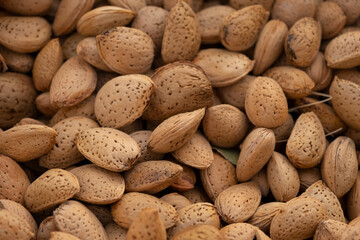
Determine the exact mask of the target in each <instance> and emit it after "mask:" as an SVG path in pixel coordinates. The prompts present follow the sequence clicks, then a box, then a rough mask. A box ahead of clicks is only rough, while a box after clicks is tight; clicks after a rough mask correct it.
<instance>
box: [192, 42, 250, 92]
mask: <svg viewBox="0 0 360 240" xmlns="http://www.w3.org/2000/svg"><path fill="white" fill-rule="evenodd" d="M193 63H194V64H196V65H198V66H200V67H201V68H202V69H203V70H204V72H205V73H206V76H207V77H208V79H209V81H210V83H211V86H213V87H226V86H228V85H231V84H233V83H235V82H237V81H238V80H240V79H241V78H242V77H244V76H245V75H247V74H248V73H249V72H250V71H251V70H252V69H253V67H254V63H255V62H254V61H252V60H250V59H249V58H248V57H247V56H246V55H244V54H242V53H237V52H231V51H228V50H225V49H220V48H208V49H203V50H200V51H199V52H198V54H197V55H196V57H195V58H194V60H193Z"/></svg>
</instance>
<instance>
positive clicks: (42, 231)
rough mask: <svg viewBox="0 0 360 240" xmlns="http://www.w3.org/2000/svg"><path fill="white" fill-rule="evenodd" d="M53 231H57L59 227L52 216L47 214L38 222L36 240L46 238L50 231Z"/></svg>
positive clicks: (45, 239) (48, 236)
mask: <svg viewBox="0 0 360 240" xmlns="http://www.w3.org/2000/svg"><path fill="white" fill-rule="evenodd" d="M54 231H59V229H58V228H57V227H56V224H55V219H54V216H49V217H47V218H45V219H44V220H43V221H42V222H41V223H40V225H39V230H38V232H37V236H36V237H37V240H48V239H49V238H50V234H51V232H54Z"/></svg>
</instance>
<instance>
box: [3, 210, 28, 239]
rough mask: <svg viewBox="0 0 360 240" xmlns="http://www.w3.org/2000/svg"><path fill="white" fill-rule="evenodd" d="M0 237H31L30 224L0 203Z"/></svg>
mask: <svg viewBox="0 0 360 240" xmlns="http://www.w3.org/2000/svg"><path fill="white" fill-rule="evenodd" d="M0 228H1V230H2V231H1V233H0V238H1V239H24V240H30V239H33V237H34V233H33V232H32V231H31V228H30V226H29V225H28V224H27V223H26V222H25V221H24V220H23V219H22V218H21V217H20V216H18V215H16V214H14V213H13V212H11V211H9V210H7V209H5V208H3V206H2V205H0Z"/></svg>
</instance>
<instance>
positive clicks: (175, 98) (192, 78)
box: [143, 62, 214, 121]
mask: <svg viewBox="0 0 360 240" xmlns="http://www.w3.org/2000/svg"><path fill="white" fill-rule="evenodd" d="M151 78H152V80H153V81H154V83H155V86H156V89H155V92H154V94H153V96H152V98H151V101H150V105H149V107H148V109H147V110H146V111H145V112H144V114H143V118H144V119H145V120H151V121H164V120H165V119H167V118H169V117H171V116H173V115H175V114H179V113H183V112H189V111H194V110H196V109H199V108H202V107H209V106H211V105H212V103H213V96H214V95H213V90H212V88H211V84H210V82H209V80H208V78H207V76H206V74H205V72H204V71H203V70H202V69H201V68H200V67H199V66H197V65H195V64H193V63H190V62H176V63H171V64H167V65H165V66H163V67H161V68H159V69H157V70H156V72H155V73H154V74H153V75H152V76H151Z"/></svg>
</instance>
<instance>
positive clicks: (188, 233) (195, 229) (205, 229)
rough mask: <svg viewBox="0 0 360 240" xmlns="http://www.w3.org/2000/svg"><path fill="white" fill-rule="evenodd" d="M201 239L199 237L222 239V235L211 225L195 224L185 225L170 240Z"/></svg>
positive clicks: (214, 239)
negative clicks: (185, 226)
mask: <svg viewBox="0 0 360 240" xmlns="http://www.w3.org/2000/svg"><path fill="white" fill-rule="evenodd" d="M187 239H189V240H190V239H191V240H201V239H211V240H223V237H222V235H221V233H220V231H219V230H218V229H217V228H216V227H214V226H212V225H206V224H204V225H196V226H191V227H187V228H185V229H183V230H181V231H179V232H178V233H177V234H175V235H174V236H173V237H172V238H171V240H187Z"/></svg>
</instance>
